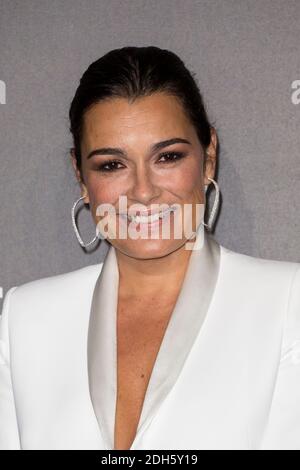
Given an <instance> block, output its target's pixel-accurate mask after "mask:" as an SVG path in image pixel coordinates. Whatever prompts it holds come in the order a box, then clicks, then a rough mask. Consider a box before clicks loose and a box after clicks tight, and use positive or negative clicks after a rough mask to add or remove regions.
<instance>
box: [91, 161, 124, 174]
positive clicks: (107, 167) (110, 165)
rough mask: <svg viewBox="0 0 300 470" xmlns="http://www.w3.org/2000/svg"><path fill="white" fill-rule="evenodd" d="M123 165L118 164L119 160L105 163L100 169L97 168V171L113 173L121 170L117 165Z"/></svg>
mask: <svg viewBox="0 0 300 470" xmlns="http://www.w3.org/2000/svg"><path fill="white" fill-rule="evenodd" d="M119 164H120V165H121V163H120V162H118V161H117V160H109V161H107V162H104V163H102V164H101V165H100V166H99V167H98V168H97V171H103V172H107V173H109V172H112V171H116V170H119V169H120V168H117V165H119Z"/></svg>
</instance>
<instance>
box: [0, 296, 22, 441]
mask: <svg viewBox="0 0 300 470" xmlns="http://www.w3.org/2000/svg"><path fill="white" fill-rule="evenodd" d="M16 288H17V287H11V288H10V289H9V290H8V291H7V293H6V295H5V297H4V300H3V307H2V314H1V316H0V449H1V450H20V448H21V447H20V439H19V431H18V424H17V416H16V409H15V400H14V391H13V385H12V378H11V369H10V350H9V348H10V346H9V330H8V322H9V308H10V307H9V306H10V301H11V297H12V295H13V292H14V291H15V289H16Z"/></svg>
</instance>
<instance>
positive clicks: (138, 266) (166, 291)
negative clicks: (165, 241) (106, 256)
mask: <svg viewBox="0 0 300 470" xmlns="http://www.w3.org/2000/svg"><path fill="white" fill-rule="evenodd" d="M189 242H190V241H189ZM190 243H191V242H190ZM191 253H192V250H190V249H189V250H187V249H185V244H184V245H183V246H182V247H180V248H178V249H177V250H175V251H173V252H172V253H170V254H168V255H166V256H163V257H160V258H151V259H137V258H132V257H130V256H127V255H125V254H124V253H122V252H120V251H119V250H116V256H117V261H118V267H119V295H120V296H122V297H141V296H142V297H146V296H150V297H151V296H155V295H157V294H159V295H160V296H162V295H163V296H164V297H168V296H172V295H176V294H177V293H178V291H179V290H180V287H181V285H182V282H183V279H184V276H185V273H186V270H187V267H188V263H189V259H190V256H191Z"/></svg>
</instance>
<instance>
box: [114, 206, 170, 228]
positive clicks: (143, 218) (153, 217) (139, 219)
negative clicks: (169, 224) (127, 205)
mask: <svg viewBox="0 0 300 470" xmlns="http://www.w3.org/2000/svg"><path fill="white" fill-rule="evenodd" d="M176 209H177V208H176V207H170V208H168V209H166V210H164V211H160V212H157V213H155V214H150V215H148V216H147V215H129V214H119V215H120V216H121V217H122V218H124V219H127V220H129V221H130V222H134V223H136V224H152V223H155V222H157V221H159V220H161V219H163V218H164V217H167V215H168V214H169V213H172V212H175V211H176Z"/></svg>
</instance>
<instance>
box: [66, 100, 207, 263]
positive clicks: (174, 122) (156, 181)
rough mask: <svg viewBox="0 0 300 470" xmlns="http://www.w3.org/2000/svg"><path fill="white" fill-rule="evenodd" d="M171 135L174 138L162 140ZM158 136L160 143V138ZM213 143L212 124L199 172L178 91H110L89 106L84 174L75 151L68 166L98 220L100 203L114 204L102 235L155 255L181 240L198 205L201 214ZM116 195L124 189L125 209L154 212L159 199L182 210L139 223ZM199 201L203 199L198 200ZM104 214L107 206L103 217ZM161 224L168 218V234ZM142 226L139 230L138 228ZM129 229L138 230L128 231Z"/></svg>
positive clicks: (193, 224)
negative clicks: (113, 94) (110, 228)
mask: <svg viewBox="0 0 300 470" xmlns="http://www.w3.org/2000/svg"><path fill="white" fill-rule="evenodd" d="M213 131H214V130H213ZM171 139H172V141H173V143H171V142H169V143H167V142H166V141H170V140H171ZM173 139H178V141H176V140H173ZM162 142H164V143H162ZM158 143H161V144H160V145H159V146H158V145H157V144H158ZM155 144H156V147H154V146H155ZM215 148H216V136H215V132H214V134H213V135H212V143H211V145H210V147H209V149H208V151H207V153H208V157H207V165H206V174H205V175H204V174H203V170H204V169H203V163H204V151H203V149H202V147H201V145H200V142H199V140H198V137H197V134H196V131H195V129H194V127H193V125H192V124H191V123H190V122H189V120H188V119H187V116H186V114H185V112H184V111H183V109H182V107H181V104H180V102H179V101H178V100H177V99H176V98H175V97H173V96H169V95H167V94H163V93H156V94H153V95H152V96H148V97H142V98H139V99H137V100H136V101H135V102H134V103H129V102H128V100H127V99H124V98H112V99H109V100H106V101H102V102H100V103H97V104H95V105H93V106H92V107H91V108H90V109H89V110H88V111H86V113H85V115H84V120H83V134H82V141H81V155H82V167H81V175H80V174H79V171H78V169H77V168H76V162H75V158H74V157H73V166H74V169H75V171H76V175H77V178H78V180H80V177H81V185H82V193H83V195H84V194H87V197H86V198H85V202H86V203H89V204H90V208H91V211H92V215H93V219H94V221H95V223H96V224H97V223H98V222H99V221H100V220H102V221H103V220H104V219H103V213H102V215H101V216H100V215H97V213H96V210H97V207H98V206H99V205H101V204H110V205H112V206H113V207H114V208H115V212H116V218H115V221H116V230H115V231H114V232H113V233H114V235H113V236H111V237H110V236H109V235H108V236H106V238H107V241H108V242H109V243H111V244H112V245H113V246H114V247H115V248H116V249H118V250H120V251H121V252H122V253H124V254H126V255H128V256H131V257H134V258H139V259H149V258H158V257H162V256H165V255H168V254H170V253H172V252H173V251H175V250H177V249H179V248H180V247H182V246H183V245H184V244H185V242H186V240H187V239H189V238H191V234H193V233H195V231H196V230H197V226H198V224H199V219H196V215H197V213H198V216H199V210H200V221H201V220H202V217H201V215H202V216H203V210H204V206H203V204H204V203H205V194H204V184H209V180H207V177H211V178H213V175H214V169H215V158H216V152H215ZM117 149H118V150H117ZM94 151H95V152H94ZM92 152H93V155H92V156H90V154H91V153H92ZM205 176H206V178H205ZM83 182H84V183H83ZM120 196H126V197H127V210H128V212H129V214H130V211H131V210H132V209H133V208H135V209H137V208H139V209H141V211H142V212H143V211H147V212H150V211H151V210H152V213H154V212H156V211H157V210H158V209H159V206H152V205H153V204H156V205H161V204H164V205H165V207H164V208H162V209H165V208H167V207H169V206H171V205H174V204H175V205H176V207H177V208H178V207H179V208H180V212H176V214H177V216H175V213H172V212H170V213H169V214H168V215H167V217H166V218H163V219H160V221H159V222H158V223H156V224H154V226H153V227H152V228H150V225H149V224H148V222H147V221H146V219H144V220H143V221H144V222H145V223H144V224H141V225H138V224H137V223H135V222H132V221H131V220H130V219H129V220H128V219H127V218H125V217H122V216H121V215H119V211H120V212H124V207H123V208H122V207H121V205H120V199H119V197H120ZM124 200H125V199H124ZM196 204H201V206H198V208H197V206H196ZM184 205H186V206H184ZM186 208H188V209H186ZM125 210H126V206H125ZM134 214H139V212H134ZM179 214H181V215H179ZM107 215H108V213H107V212H105V217H106V219H105V220H106V221H107V220H108V219H107ZM184 217H185V219H184ZM184 220H185V222H184ZM119 224H122V225H119ZM163 224H169V227H170V232H168V230H167V232H166V233H167V235H162V225H163ZM175 224H176V226H177V228H176V230H177V231H176V233H177V235H176V236H175ZM121 226H122V230H123V232H122V233H123V234H124V230H125V231H126V237H123V238H121V237H120V233H121V232H120V230H121V229H120V227H121ZM129 226H130V227H131V229H130V230H129ZM178 227H179V232H178ZM140 230H142V233H143V234H144V236H143V237H142V236H141V235H140V236H139V235H138V234H139V231H140ZM187 232H188V234H187ZM110 233H112V232H110ZM131 233H135V235H134V236H133V237H132V236H131V235H130V234H131ZM140 233H141V232H140ZM168 233H169V236H168ZM178 233H180V237H178ZM145 234H146V236H145Z"/></svg>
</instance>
